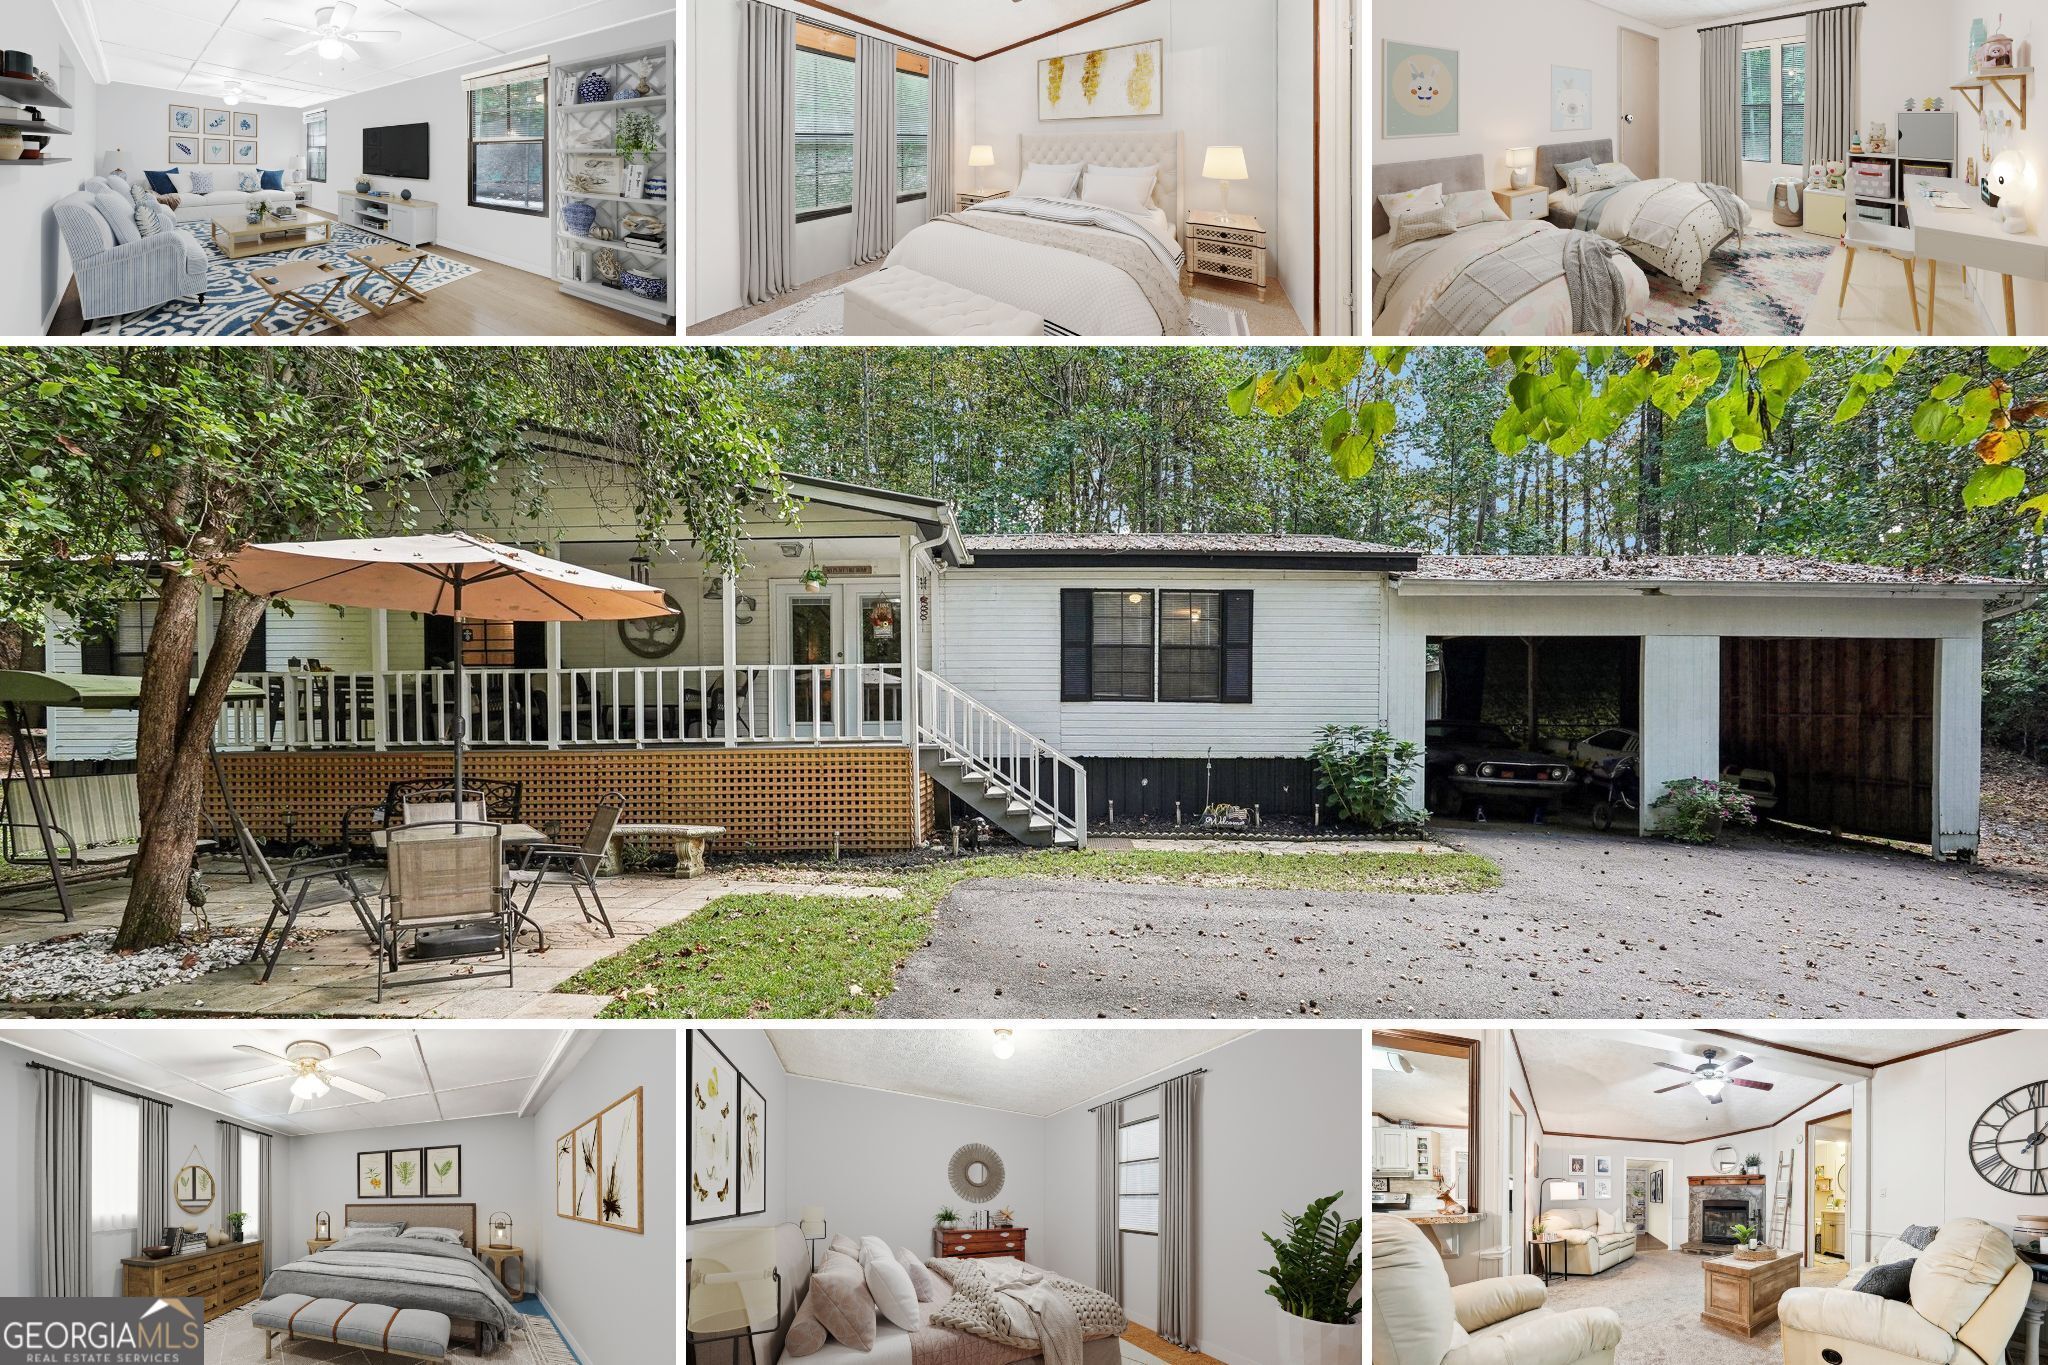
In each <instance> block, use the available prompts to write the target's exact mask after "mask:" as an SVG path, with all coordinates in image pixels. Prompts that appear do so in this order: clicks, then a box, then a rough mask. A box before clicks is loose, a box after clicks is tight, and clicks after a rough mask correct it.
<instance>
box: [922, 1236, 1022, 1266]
mask: <svg viewBox="0 0 2048 1365" xmlns="http://www.w3.org/2000/svg"><path fill="white" fill-rule="evenodd" d="M932 1255H934V1256H968V1257H975V1258H982V1257H988V1256H1015V1257H1016V1258H1017V1259H1018V1260H1020V1261H1021V1260H1024V1259H1025V1256H1024V1229H1023V1228H954V1229H953V1230H952V1231H950V1232H948V1231H947V1230H946V1229H944V1228H933V1229H932Z"/></svg>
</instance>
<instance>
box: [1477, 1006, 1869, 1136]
mask: <svg viewBox="0 0 2048 1365" xmlns="http://www.w3.org/2000/svg"><path fill="white" fill-rule="evenodd" d="M1515 1042H1516V1043H1517V1044H1518V1045H1519V1046H1520V1048H1521V1052H1522V1062H1523V1065H1524V1066H1526V1067H1527V1069H1528V1072H1529V1084H1530V1086H1531V1088H1532V1089H1534V1091H1535V1093H1536V1109H1537V1112H1538V1113H1539V1114H1540V1115H1541V1116H1542V1122H1543V1128H1544V1130H1545V1131H1546V1132H1552V1133H1592V1134H1598V1135H1601V1136H1605V1137H1623V1138H1640V1139H1646V1140H1651V1141H1658V1142H1694V1141H1697V1140H1699V1139H1701V1138H1712V1137H1718V1136H1719V1135H1721V1134H1723V1133H1732V1132H1736V1131H1738V1130H1741V1129H1744V1128H1754V1127H1757V1126H1759V1125H1762V1124H1769V1123H1776V1122H1777V1121H1778V1120H1779V1119H1782V1118H1783V1117H1785V1115H1787V1114H1789V1113H1791V1112H1792V1111H1793V1110H1795V1109H1798V1108H1799V1107H1801V1106H1802V1105H1805V1104H1807V1103H1809V1102H1810V1101H1812V1100H1814V1099H1817V1098H1818V1097H1819V1096H1821V1095H1823V1094H1825V1093H1827V1091H1828V1090H1830V1089H1831V1088H1833V1087H1834V1086H1835V1085H1836V1084H1837V1083H1838V1082H1839V1081H1841V1080H1844V1079H1849V1077H1848V1076H1846V1075H1841V1076H1831V1075H1829V1074H1827V1072H1826V1069H1825V1068H1822V1067H1819V1066H1815V1065H1813V1064H1812V1063H1810V1062H1807V1061H1804V1060H1803V1059H1798V1058H1792V1057H1786V1056H1783V1055H1774V1054H1768V1053H1766V1052H1765V1051H1764V1050H1762V1049H1759V1048H1756V1047H1751V1046H1747V1045H1745V1044H1741V1043H1735V1042H1731V1041H1730V1040H1728V1039H1725V1038H1715V1037H1713V1036H1711V1035H1709V1034H1705V1033H1700V1032H1698V1031H1696V1030H1688V1029H1675V1030H1670V1031H1668V1032H1666V1033H1662V1034H1654V1033H1649V1032H1638V1031H1634V1030H1630V1031H1620V1030H1616V1031H1606V1032H1603V1031H1599V1030H1592V1029H1527V1028H1525V1029H1517V1030H1515ZM1709 1047H1712V1048H1718V1049H1720V1050H1721V1051H1722V1054H1723V1059H1724V1060H1726V1059H1727V1058H1729V1057H1731V1056H1733V1055H1734V1054H1737V1053H1740V1054H1744V1055H1748V1056H1751V1057H1754V1058H1755V1059H1756V1060H1755V1061H1754V1062H1753V1063H1752V1064H1751V1065H1749V1066H1746V1067H1744V1068H1743V1069H1742V1070H1741V1071H1740V1072H1738V1073H1736V1074H1738V1075H1739V1076H1741V1077H1742V1078H1743V1079H1745V1080H1752V1081H1770V1082H1772V1083H1773V1085H1774V1086H1775V1089H1772V1090H1750V1089H1747V1088H1744V1087H1742V1086H1733V1085H1731V1086H1729V1087H1728V1088H1727V1089H1726V1090H1724V1091H1723V1092H1722V1103H1720V1104H1709V1103H1708V1102H1707V1100H1706V1098H1705V1097H1704V1096H1702V1095H1701V1094H1700V1093H1699V1092H1698V1091H1696V1090H1694V1089H1693V1088H1692V1087H1691V1086H1686V1087H1685V1088H1684V1089H1682V1090H1673V1091H1671V1092H1670V1093H1669V1094H1665V1095H1658V1094H1653V1093H1652V1092H1653V1091H1656V1090H1661V1089H1662V1088H1663V1087H1665V1086H1667V1085H1673V1084H1678V1083H1680V1082H1683V1081H1684V1080H1685V1077H1683V1076H1681V1075H1680V1074H1679V1073H1677V1072H1676V1071H1667V1070H1665V1069H1664V1068H1662V1067H1660V1066H1658V1065H1657V1063H1658V1062H1660V1061H1662V1062H1670V1063H1672V1064H1673V1065H1676V1066H1683V1067H1686V1068H1687V1069H1690V1068H1692V1067H1694V1066H1696V1065H1698V1064H1699V1061H1700V1053H1701V1051H1702V1049H1704V1048H1709ZM1908 1050H1910V1049H1908Z"/></svg>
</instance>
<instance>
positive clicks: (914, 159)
mask: <svg viewBox="0 0 2048 1365" xmlns="http://www.w3.org/2000/svg"><path fill="white" fill-rule="evenodd" d="M931 131H932V83H931V78H930V77H928V76H920V75H918V74H917V73H916V72H914V71H900V70H899V71H898V72H897V73H896V192H897V193H898V194H902V195H917V194H923V193H924V192H925V189H926V188H927V187H928V186H929V185H930V183H931V178H930V176H931V171H930V163H931V154H930V149H931Z"/></svg>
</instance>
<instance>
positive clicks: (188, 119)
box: [168, 104, 199, 137]
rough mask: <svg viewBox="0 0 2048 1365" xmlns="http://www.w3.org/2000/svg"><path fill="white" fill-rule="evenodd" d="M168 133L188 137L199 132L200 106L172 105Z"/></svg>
mask: <svg viewBox="0 0 2048 1365" xmlns="http://www.w3.org/2000/svg"><path fill="white" fill-rule="evenodd" d="M168 131H170V132H173V133H183V134H185V135H186V136H187V137H191V136H192V135H193V134H195V133H197V132H198V131H199V106H198V105H196V104H174V105H172V106H171V121H170V125H169V128H168Z"/></svg>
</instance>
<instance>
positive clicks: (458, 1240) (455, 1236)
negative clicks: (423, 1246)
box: [399, 1228, 462, 1246]
mask: <svg viewBox="0 0 2048 1365" xmlns="http://www.w3.org/2000/svg"><path fill="white" fill-rule="evenodd" d="M399 1236H401V1237H417V1238H419V1239H420V1240H421V1241H425V1242H448V1243H451V1244H453V1245H455V1246H461V1245H462V1234H461V1233H459V1232H457V1231H456V1230H455V1229H454V1228H407V1229H406V1230H405V1231H404V1232H401V1233H400V1234H399Z"/></svg>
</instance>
